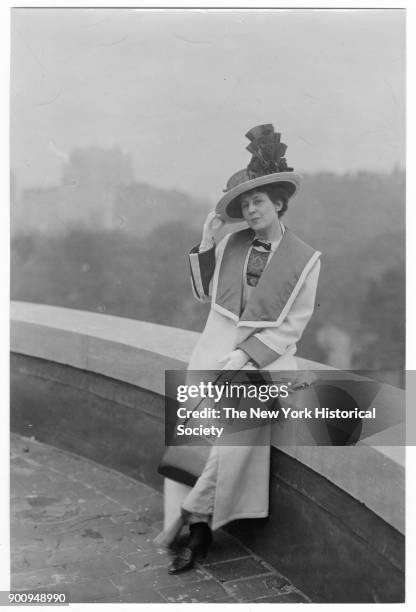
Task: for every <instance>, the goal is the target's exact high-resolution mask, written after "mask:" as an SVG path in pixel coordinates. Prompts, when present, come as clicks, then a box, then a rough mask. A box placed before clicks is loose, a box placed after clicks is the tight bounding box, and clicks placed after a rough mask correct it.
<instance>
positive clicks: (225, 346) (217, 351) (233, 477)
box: [165, 236, 320, 529]
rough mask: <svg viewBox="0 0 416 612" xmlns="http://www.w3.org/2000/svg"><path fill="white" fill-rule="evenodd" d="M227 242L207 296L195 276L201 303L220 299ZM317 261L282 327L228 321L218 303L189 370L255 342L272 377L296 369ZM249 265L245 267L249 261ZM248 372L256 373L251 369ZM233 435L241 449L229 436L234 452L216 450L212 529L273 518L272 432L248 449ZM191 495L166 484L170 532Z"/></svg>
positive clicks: (251, 440)
mask: <svg viewBox="0 0 416 612" xmlns="http://www.w3.org/2000/svg"><path fill="white" fill-rule="evenodd" d="M228 238H229V236H226V238H225V239H224V240H223V241H222V242H221V243H220V244H219V245H218V247H217V249H216V252H215V257H216V265H215V272H214V275H213V280H212V281H211V283H210V288H209V291H208V292H204V291H203V289H202V286H201V283H198V278H195V276H198V275H195V273H193V275H192V276H193V279H192V280H193V288H194V293H196V297H197V298H198V299H200V300H201V301H206V300H207V299H210V298H211V296H212V295H213V294H215V287H213V283H214V284H215V282H216V279H217V281H218V273H219V265H220V262H221V258H222V255H223V252H224V249H225V247H226V244H227V240H228ZM282 252H283V251H282ZM191 257H192V255H191ZM278 257H279V248H277V250H276V252H275V253H274V254H273V256H272V257H271V258H270V259H269V262H268V264H267V265H268V266H269V265H274V262H275V261H277V258H278ZM318 257H319V253H318V254H317V256H313V257H312V258H311V261H310V265H309V266H308V267H307V268H306V273H304V275H303V278H302V279H301V280H302V282H301V283H300V286H299V287H298V289H297V293H296V295H295V297H294V299H293V300H292V303H291V305H290V307H289V308H288V309H287V314H285V316H284V319H283V320H282V322H281V323H280V324H279V325H277V326H276V325H271V326H267V325H265V324H264V323H259V327H254V326H253V323H251V324H249V325H247V326H245V325H244V324H243V325H242V324H241V322H239V323H238V321H236V320H235V318H231V317H230V316H227V313H226V312H224V309H221V308H216V307H215V301H214V299H213V300H212V308H211V311H210V313H209V316H208V319H207V323H206V325H205V329H204V331H203V332H202V334H201V336H200V338H199V340H198V342H197V344H196V346H195V349H194V351H193V354H192V357H191V360H190V362H189V365H188V369H189V370H220V369H221V366H220V364H219V362H220V360H221V359H222V358H224V356H225V355H226V354H227V353H229V352H230V351H232V350H234V349H235V348H236V347H237V346H239V345H241V344H243V347H244V349H245V345H244V342H245V341H246V340H247V339H248V338H251V339H252V338H253V337H255V338H256V339H257V340H256V341H257V344H256V345H255V346H256V350H257V345H261V346H263V343H264V349H265V353H264V354H265V355H274V356H275V357H276V358H275V359H274V360H273V361H271V362H270V363H268V364H267V365H264V363H263V364H261V367H262V369H267V370H268V371H279V370H295V369H297V365H296V359H295V357H294V353H295V352H296V342H297V341H298V340H299V338H300V337H301V335H302V333H303V330H304V328H305V326H306V324H307V322H308V321H309V319H310V317H311V315H312V312H313V309H314V302H315V294H316V288H317V282H318V276H319V270H320V261H319V259H318ZM244 261H245V264H244V265H246V262H247V258H245V260H244ZM193 263H194V264H195V262H193ZM191 269H192V265H191ZM240 272H243V274H241V278H244V270H241V271H240ZM263 274H264V272H263ZM195 290H196V291H195ZM292 298H293V296H292ZM247 346H250V345H247ZM257 352H258V350H257ZM263 361H264V360H263ZM244 369H256V368H255V366H254V365H253V364H251V363H250V364H248V365H247V366H246V367H245V368H244ZM233 435H239V438H238V440H239V444H240V443H241V439H242V438H241V433H239V434H230V437H229V440H230V446H228V445H227V446H216V447H215V452H217V453H218V475H217V486H216V493H215V503H214V513H213V518H212V528H213V529H218V528H219V527H221V526H222V525H224V524H226V523H228V522H230V521H231V520H235V519H240V518H262V517H265V516H267V515H268V507H269V470H270V435H271V429H270V427H267V426H266V427H265V426H263V427H258V428H256V429H250V430H247V432H246V435H247V440H246V441H245V445H244V446H232V445H231V443H232V436H233ZM189 491H190V487H187V486H185V485H183V484H180V483H176V482H174V481H172V480H168V479H165V528H169V525H170V524H171V523H172V522H173V521H175V520H177V517H178V516H179V514H180V508H181V505H182V502H183V500H184V498H185V497H186V495H187V494H188V492H189Z"/></svg>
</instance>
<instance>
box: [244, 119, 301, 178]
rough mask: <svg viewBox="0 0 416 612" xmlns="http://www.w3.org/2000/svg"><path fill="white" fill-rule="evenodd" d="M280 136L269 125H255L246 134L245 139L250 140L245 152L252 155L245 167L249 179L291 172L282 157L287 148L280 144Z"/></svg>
mask: <svg viewBox="0 0 416 612" xmlns="http://www.w3.org/2000/svg"><path fill="white" fill-rule="evenodd" d="M280 136H281V134H280V133H279V132H275V131H274V127H273V125H272V124H271V123H267V124H265V125H257V126H256V127H254V128H252V129H251V130H250V131H249V132H247V134H246V137H247V138H248V139H249V140H251V142H250V144H249V145H248V147H247V151H250V153H251V154H252V158H251V160H250V163H249V165H248V166H247V172H248V175H249V177H250V179H252V178H257V177H259V176H264V175H265V174H274V173H275V172H293V168H289V167H288V165H287V162H286V159H285V158H284V157H283V156H284V154H285V153H286V149H287V146H286V145H285V144H284V143H283V142H280Z"/></svg>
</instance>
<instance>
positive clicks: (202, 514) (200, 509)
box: [168, 446, 218, 574]
mask: <svg viewBox="0 0 416 612" xmlns="http://www.w3.org/2000/svg"><path fill="white" fill-rule="evenodd" d="M217 473H218V453H217V452H216V450H215V447H214V446H213V447H212V449H211V452H210V454H209V457H208V459H207V462H206V464H205V467H204V469H203V471H202V473H201V475H200V477H199V478H198V480H197V481H196V483H195V485H194V487H193V488H192V489H191V491H190V492H189V494H188V495H187V496H186V497H185V499H184V500H183V502H182V517H183V521H184V523H185V524H188V525H189V532H190V537H189V540H188V542H187V544H186V546H183V547H181V548H179V550H178V551H177V554H176V557H175V558H174V560H173V561H172V564H171V565H170V567H169V569H168V571H169V573H170V574H176V573H178V572H183V571H185V570H187V569H190V568H191V567H192V566H193V564H194V561H195V559H196V558H197V557H198V556H204V555H205V554H206V553H207V551H208V549H209V547H210V545H211V542H212V532H211V524H212V515H213V512H214V502H215V488H216V481H217Z"/></svg>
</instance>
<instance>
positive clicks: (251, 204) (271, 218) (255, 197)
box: [240, 191, 281, 232]
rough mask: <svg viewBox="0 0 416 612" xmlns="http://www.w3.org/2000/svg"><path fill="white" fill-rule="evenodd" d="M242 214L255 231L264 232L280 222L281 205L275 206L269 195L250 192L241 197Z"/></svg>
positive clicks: (261, 192)
mask: <svg viewBox="0 0 416 612" xmlns="http://www.w3.org/2000/svg"><path fill="white" fill-rule="evenodd" d="M240 202H241V212H242V214H243V217H244V219H245V221H247V223H248V225H249V226H250V227H251V229H253V230H254V231H256V232H258V231H264V230H265V229H268V228H270V227H272V226H273V225H274V224H276V223H277V222H278V215H277V211H279V210H280V208H281V204H273V202H272V201H271V199H270V198H269V196H268V195H267V193H264V192H263V191H250V192H248V193H244V194H243V195H242V196H241V197H240Z"/></svg>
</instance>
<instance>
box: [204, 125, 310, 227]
mask: <svg viewBox="0 0 416 612" xmlns="http://www.w3.org/2000/svg"><path fill="white" fill-rule="evenodd" d="M280 136H281V134H280V133H278V132H275V131H274V127H273V125H272V124H271V123H268V124H266V125H257V126H256V127H254V128H253V129H251V130H250V131H249V132H247V134H246V137H247V138H248V139H249V140H250V141H251V142H250V144H249V145H248V147H247V150H248V151H250V153H251V154H252V158H251V160H250V163H249V165H248V166H247V168H245V169H244V170H239V171H238V172H236V173H235V174H233V175H232V177H231V178H230V179H229V180H228V182H227V187H226V189H224V192H225V193H224V195H223V196H222V198H221V199H220V201H219V202H218V204H217V206H216V208H215V212H216V213H217V215H218V216H219V217H221V219H222V220H223V221H226V222H227V223H239V222H241V220H242V219H243V215H242V212H241V205H240V200H239V196H240V195H241V194H242V193H245V192H246V191H250V190H251V189H255V188H256V187H263V186H265V185H272V184H273V185H278V186H279V187H280V188H281V189H282V190H283V191H284V192H285V193H286V195H287V197H288V198H291V197H292V196H294V195H295V194H296V193H297V191H298V190H299V188H300V184H301V180H302V179H301V176H300V175H299V174H297V173H296V172H294V171H293V168H289V167H288V165H287V162H286V159H285V157H284V155H285V153H286V149H287V146H286V145H285V144H284V143H283V142H280Z"/></svg>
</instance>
